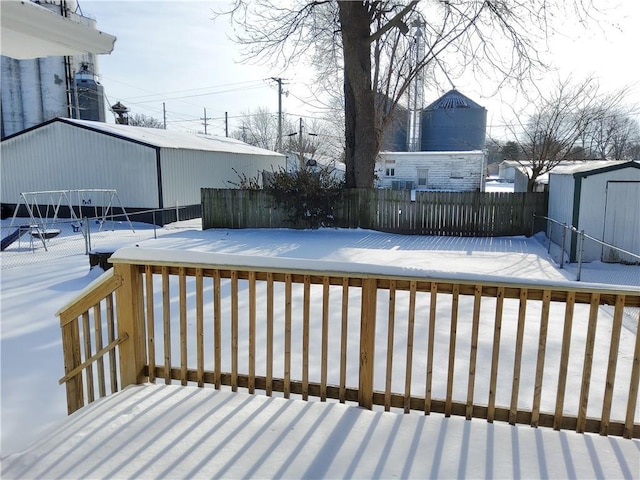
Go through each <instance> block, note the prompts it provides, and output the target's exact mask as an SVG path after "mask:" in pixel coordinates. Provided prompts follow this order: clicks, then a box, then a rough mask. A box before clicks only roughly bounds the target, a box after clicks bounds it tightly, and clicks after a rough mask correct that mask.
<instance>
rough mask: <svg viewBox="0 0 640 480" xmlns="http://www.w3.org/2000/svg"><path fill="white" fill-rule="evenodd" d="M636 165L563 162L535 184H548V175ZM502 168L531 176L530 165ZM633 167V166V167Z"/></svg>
mask: <svg viewBox="0 0 640 480" xmlns="http://www.w3.org/2000/svg"><path fill="white" fill-rule="evenodd" d="M624 164H630V165H634V164H637V166H638V168H640V163H639V162H630V161H628V160H577V161H565V162H561V163H559V164H558V165H556V166H555V167H553V168H552V169H551V170H550V171H548V172H545V173H543V174H541V175H538V177H537V178H536V183H539V184H545V185H546V184H548V183H549V175H550V174H554V175H573V174H576V173H578V174H579V173H584V172H591V171H593V170H601V169H610V168H615V167H617V166H619V165H624ZM501 165H503V166H509V167H513V168H515V169H516V170H517V171H519V172H521V173H522V174H524V175H527V176H530V175H531V171H532V168H531V164H525V163H522V162H517V161H515V160H505V161H503V162H502V163H501ZM634 166H635V165H634Z"/></svg>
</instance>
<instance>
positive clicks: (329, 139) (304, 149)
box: [285, 118, 342, 168]
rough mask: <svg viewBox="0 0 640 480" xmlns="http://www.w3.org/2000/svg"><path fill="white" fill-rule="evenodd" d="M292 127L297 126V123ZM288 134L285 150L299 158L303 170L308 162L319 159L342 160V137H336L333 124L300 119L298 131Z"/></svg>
mask: <svg viewBox="0 0 640 480" xmlns="http://www.w3.org/2000/svg"><path fill="white" fill-rule="evenodd" d="M291 126H292V127H293V126H295V123H292V124H291ZM288 132H289V133H286V134H285V136H286V137H287V141H286V143H285V148H286V149H287V150H288V151H289V152H291V153H293V154H295V155H296V156H297V157H298V160H299V162H300V167H301V168H304V167H305V166H306V162H307V161H308V160H317V159H318V158H319V157H326V158H328V159H330V160H333V161H336V160H339V159H340V152H341V150H342V137H340V136H339V135H336V132H335V131H334V130H333V128H332V125H331V123H328V122H326V121H324V120H319V119H312V120H310V121H308V120H305V119H303V118H299V119H298V122H297V130H292V129H290V130H288Z"/></svg>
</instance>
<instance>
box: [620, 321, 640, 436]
mask: <svg viewBox="0 0 640 480" xmlns="http://www.w3.org/2000/svg"><path fill="white" fill-rule="evenodd" d="M638 383H640V312H638V319H637V321H636V346H635V348H634V350H633V365H632V367H631V378H630V380H629V398H628V400H627V413H626V415H625V420H624V431H623V433H622V435H623V437H624V438H633V417H634V415H635V414H636V405H637V403H638Z"/></svg>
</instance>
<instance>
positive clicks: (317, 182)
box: [264, 168, 344, 228]
mask: <svg viewBox="0 0 640 480" xmlns="http://www.w3.org/2000/svg"><path fill="white" fill-rule="evenodd" d="M343 188H344V182H343V181H340V180H337V179H336V178H334V177H333V176H332V175H331V171H330V170H329V168H319V169H314V170H311V169H310V168H303V169H300V170H298V171H295V172H286V171H284V170H280V171H277V172H274V173H273V175H272V176H271V178H270V181H269V183H268V184H267V185H265V186H264V189H265V191H267V192H268V193H269V194H271V196H272V197H273V200H274V202H275V204H276V206H277V207H278V208H283V209H285V210H286V211H287V212H288V220H289V222H290V223H291V224H293V226H295V227H304V228H320V227H328V226H333V224H334V216H333V212H334V209H335V207H336V205H337V204H338V203H339V201H340V199H341V197H342V189H343Z"/></svg>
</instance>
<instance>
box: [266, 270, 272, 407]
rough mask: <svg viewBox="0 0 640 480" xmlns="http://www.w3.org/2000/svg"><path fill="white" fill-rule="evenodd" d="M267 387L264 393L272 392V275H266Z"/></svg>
mask: <svg viewBox="0 0 640 480" xmlns="http://www.w3.org/2000/svg"><path fill="white" fill-rule="evenodd" d="M266 347H267V379H266V380H267V386H266V393H267V395H268V396H271V394H272V392H273V273H271V272H269V273H267V345H266Z"/></svg>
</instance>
